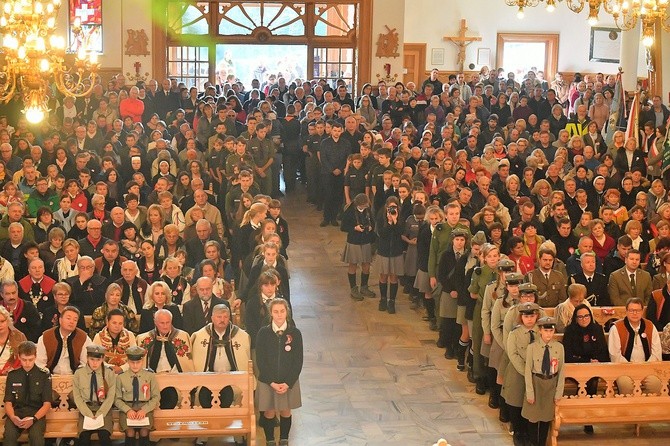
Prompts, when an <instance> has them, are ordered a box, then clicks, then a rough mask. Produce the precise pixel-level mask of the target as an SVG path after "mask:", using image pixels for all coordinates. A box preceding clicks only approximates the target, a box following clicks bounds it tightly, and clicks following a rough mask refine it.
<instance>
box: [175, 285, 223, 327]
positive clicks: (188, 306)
mask: <svg viewBox="0 0 670 446" xmlns="http://www.w3.org/2000/svg"><path fill="white" fill-rule="evenodd" d="M212 289H213V283H212V279H210V278H209V277H201V278H199V279H198V281H197V282H196V283H195V290H196V292H197V293H198V298H197V299H191V300H189V301H188V302H186V303H185V304H184V308H183V321H184V331H185V332H187V333H188V334H189V335H192V334H193V333H195V332H196V331H198V330H200V329H201V328H202V327H204V326H205V325H207V324H209V323H210V322H212V308H213V307H214V306H215V305H218V304H224V305H226V306H227V307H228V308H229V309H230V305H229V304H228V302H227V301H225V300H223V299H220V298H218V297H216V296H214V295H213V294H212Z"/></svg>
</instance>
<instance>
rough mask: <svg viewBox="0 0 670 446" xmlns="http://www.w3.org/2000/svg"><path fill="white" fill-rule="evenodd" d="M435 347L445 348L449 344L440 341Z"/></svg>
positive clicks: (442, 340)
mask: <svg viewBox="0 0 670 446" xmlns="http://www.w3.org/2000/svg"><path fill="white" fill-rule="evenodd" d="M435 345H437V348H445V347H446V346H447V342H446V341H445V340H444V339H438V340H437V342H436V343H435Z"/></svg>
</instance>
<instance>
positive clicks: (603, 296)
mask: <svg viewBox="0 0 670 446" xmlns="http://www.w3.org/2000/svg"><path fill="white" fill-rule="evenodd" d="M580 262H581V265H582V272H581V273H577V274H573V275H572V276H570V283H579V284H582V285H584V286H585V287H586V296H587V298H588V297H590V296H594V297H593V300H590V302H591V305H592V306H598V307H606V306H610V305H612V303H611V302H610V298H609V294H608V293H607V278H606V277H605V275H604V274H601V273H599V272H596V254H595V253H594V252H593V251H591V252H585V253H583V254H582V255H581V257H580Z"/></svg>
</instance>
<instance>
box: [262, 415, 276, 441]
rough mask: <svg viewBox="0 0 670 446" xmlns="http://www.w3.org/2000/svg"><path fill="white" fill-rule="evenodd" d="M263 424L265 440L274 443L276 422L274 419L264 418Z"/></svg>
mask: <svg viewBox="0 0 670 446" xmlns="http://www.w3.org/2000/svg"><path fill="white" fill-rule="evenodd" d="M262 421H263V423H261V427H262V428H263V431H264V432H265V440H266V441H274V439H275V420H274V419H272V418H267V417H265V416H263V418H262Z"/></svg>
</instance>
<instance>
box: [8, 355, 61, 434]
mask: <svg viewBox="0 0 670 446" xmlns="http://www.w3.org/2000/svg"><path fill="white" fill-rule="evenodd" d="M52 398H53V397H52V392H51V375H50V374H49V370H47V369H43V368H41V367H38V366H37V365H34V366H33V368H32V369H30V371H28V372H26V371H25V370H24V369H23V368H22V367H21V368H18V369H16V370H12V371H11V372H9V373H8V374H7V381H6V385H5V399H4V401H5V403H7V402H10V403H12V407H13V408H14V414H16V416H17V417H19V418H25V417H33V416H35V413H37V411H38V410H40V408H41V407H42V406H43V405H44V403H45V402H49V403H51V402H52V401H53V399H52ZM45 429H46V420H45V419H44V418H42V419H39V420H38V419H35V421H34V424H33V425H32V427H31V428H30V429H29V431H28V437H29V439H30V446H43V445H44V430H45ZM21 433H22V431H21V429H19V428H18V427H17V426H16V425H15V424H14V423H13V422H12V420H10V419H9V418H5V434H4V439H3V443H4V444H5V445H10V446H11V445H16V444H18V439H19V436H20V435H21Z"/></svg>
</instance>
